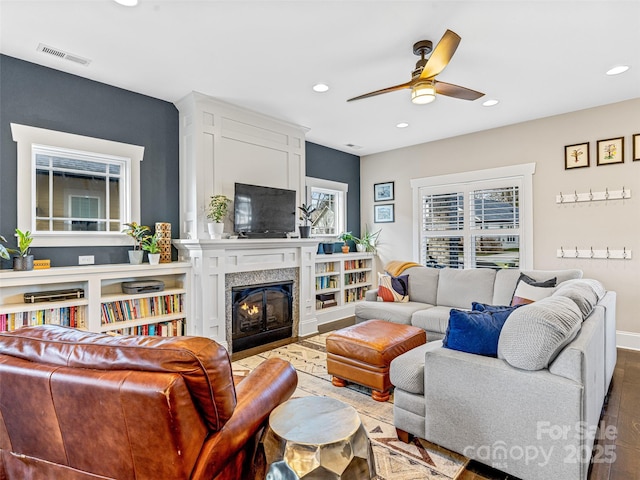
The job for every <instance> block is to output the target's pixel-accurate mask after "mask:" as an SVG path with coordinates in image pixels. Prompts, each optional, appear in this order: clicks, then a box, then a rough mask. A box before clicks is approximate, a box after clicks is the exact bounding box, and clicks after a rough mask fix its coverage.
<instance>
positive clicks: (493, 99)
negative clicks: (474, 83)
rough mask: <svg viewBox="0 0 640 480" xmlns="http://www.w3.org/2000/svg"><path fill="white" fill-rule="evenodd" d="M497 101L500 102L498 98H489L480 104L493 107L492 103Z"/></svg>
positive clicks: (494, 103)
mask: <svg viewBox="0 0 640 480" xmlns="http://www.w3.org/2000/svg"><path fill="white" fill-rule="evenodd" d="M498 103H500V102H499V101H498V100H496V99H495V98H492V99H491V100H485V101H484V102H482V106H483V107H493V106H494V105H497V104H498Z"/></svg>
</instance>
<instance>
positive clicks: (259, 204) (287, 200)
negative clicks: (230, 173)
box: [234, 183, 296, 238]
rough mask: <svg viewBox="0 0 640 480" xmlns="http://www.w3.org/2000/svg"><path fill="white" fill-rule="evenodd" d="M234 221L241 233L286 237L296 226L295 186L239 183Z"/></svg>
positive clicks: (235, 196)
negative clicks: (291, 188) (279, 186)
mask: <svg viewBox="0 0 640 480" xmlns="http://www.w3.org/2000/svg"><path fill="white" fill-rule="evenodd" d="M234 223H235V231H236V232H238V235H239V236H241V237H275V238H284V237H286V236H287V233H288V232H293V231H295V229H296V192H295V190H287V189H284V188H274V187H263V186H259V185H249V184H246V183H236V184H235V194H234Z"/></svg>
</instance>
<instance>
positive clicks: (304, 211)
mask: <svg viewBox="0 0 640 480" xmlns="http://www.w3.org/2000/svg"><path fill="white" fill-rule="evenodd" d="M298 209H299V210H300V212H301V213H300V220H302V221H303V222H304V224H303V225H300V226H299V227H298V228H299V229H300V238H309V236H310V234H311V225H309V222H311V215H312V214H313V212H315V211H316V209H315V207H312V206H311V205H305V204H304V203H303V204H302V206H301V207H298Z"/></svg>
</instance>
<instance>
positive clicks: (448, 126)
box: [0, 0, 640, 155]
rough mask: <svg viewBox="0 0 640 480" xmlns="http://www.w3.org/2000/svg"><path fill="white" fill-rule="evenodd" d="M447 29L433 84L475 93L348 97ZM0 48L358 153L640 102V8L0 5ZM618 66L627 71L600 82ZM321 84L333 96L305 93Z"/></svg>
mask: <svg viewBox="0 0 640 480" xmlns="http://www.w3.org/2000/svg"><path fill="white" fill-rule="evenodd" d="M447 28H449V29H451V30H453V31H455V32H456V33H458V34H459V35H460V36H461V37H462V42H461V43H460V46H459V48H458V50H457V52H456V54H455V55H454V56H453V59H452V61H451V63H450V64H449V65H448V67H447V68H446V69H445V70H444V71H443V72H442V73H441V74H440V75H439V76H438V79H439V80H441V81H445V82H449V83H454V84H457V85H462V86H465V87H468V88H472V89H474V90H479V91H481V92H484V93H486V96H485V97H483V98H481V99H480V100H477V101H475V102H469V101H466V100H457V99H453V98H448V97H444V96H439V97H438V98H437V100H436V101H435V102H434V103H432V104H429V105H421V106H418V105H413V104H412V103H411V101H410V98H409V97H410V92H409V90H403V91H399V92H394V93H389V94H386V95H381V96H377V97H373V98H369V99H365V100H360V101H357V102H351V103H347V102H346V100H347V99H348V98H351V97H354V96H357V95H360V94H363V93H367V92H369V91H372V90H377V89H380V88H385V87H388V86H392V85H396V84H399V83H404V82H406V81H408V80H409V79H410V74H411V70H412V69H413V68H414V65H415V62H416V61H417V60H418V57H416V56H414V54H413V52H412V46H413V44H414V43H415V42H416V41H418V40H422V39H429V40H432V41H433V43H434V46H435V44H436V43H437V41H438V40H439V39H440V38H441V37H442V35H443V34H444V32H445V30H446V29H447ZM40 43H43V44H45V45H48V46H51V47H54V48H58V49H61V50H64V51H67V52H69V53H72V54H75V55H78V56H81V57H86V58H89V59H90V60H91V63H90V64H89V66H86V67H85V66H81V65H78V64H76V63H73V62H71V61H68V60H63V59H59V58H57V57H54V56H51V55H47V54H45V53H41V52H38V51H37V47H38V44H40ZM0 51H1V52H2V53H4V54H6V55H10V56H13V57H17V58H20V59H24V60H28V61H30V62H34V63H37V64H41V65H45V66H47V67H51V68H54V69H58V70H62V71H65V72H69V73H72V74H75V75H80V76H82V77H86V78H90V79H93V80H97V81H100V82H104V83H107V84H110V85H115V86H118V87H121V88H124V89H127V90H132V91H134V92H139V93H142V94H145V95H150V96H152V97H157V98H161V99H164V100H167V101H170V102H174V101H177V100H179V99H180V98H182V97H184V96H185V95H187V94H188V93H189V92H191V91H198V92H201V93H204V94H207V95H210V96H212V97H216V98H218V99H221V100H223V101H226V102H230V103H233V104H236V105H239V106H242V107H245V108H249V109H251V110H254V111H257V112H260V113H263V114H266V115H270V116H273V117H276V118H279V119H282V120H286V121H288V122H292V123H295V124H298V125H301V126H304V127H306V128H308V129H309V132H308V134H307V139H308V140H309V141H312V142H314V143H318V144H321V145H326V146H329V147H332V148H336V149H338V150H342V151H345V152H349V153H353V154H356V155H367V154H371V153H376V152H380V151H385V150H390V149H394V148H399V147H403V146H407V145H413V144H419V143H424V142H429V141H432V140H436V139H440V138H446V137H451V136H455V135H461V134H465V133H469V132H474V131H479V130H485V129H489V128H493V127H498V126H501V125H506V124H511V123H517V122H522V121H526V120H531V119H535V118H541V117H546V116H550V115H556V114H561V113H565V112H571V111H575V110H580V109H584V108H589V107H594V106H597V105H603V104H608V103H613V102H618V101H622V100H627V99H631V98H636V97H640V0H633V1H615V0H605V1H588V0H587V1H516V0H511V1H507V0H503V1H482V0H475V1H473V0H471V1H452V0H449V1H376V0H373V1H364V0H360V1H339V0H324V1H322V0H316V1H304V0H296V1H294V0H291V1H269V0H258V1H245V0H234V1H215V0H199V1H186V0H140V3H139V5H138V6H136V7H133V8H127V7H123V6H120V5H118V4H116V3H114V2H113V1H111V0H83V1H80V0H76V1H72V0H69V1H56V0H42V1H32V0H17V1H9V0H0ZM618 64H628V65H631V69H630V70H629V71H628V72H627V73H625V74H623V75H618V76H606V75H605V74H604V72H605V71H606V70H608V69H609V68H611V67H612V66H615V65H618ZM317 82H324V83H326V84H328V85H329V86H330V87H331V89H330V90H329V91H328V92H326V93H323V94H318V93H315V92H313V91H312V90H311V87H312V86H313V85H314V84H315V83H317ZM488 98H496V99H498V100H500V103H499V104H498V105H497V106H494V107H491V108H487V107H483V106H482V105H481V103H482V101H484V100H485V99H488ZM603 121H606V119H603ZM399 122H407V123H409V124H410V126H409V127H408V128H404V129H399V128H396V126H395V125H396V124H397V123H399ZM347 144H355V145H358V146H360V147H361V148H359V149H355V148H350V147H347V146H346V145H347ZM496 148H499V146H496Z"/></svg>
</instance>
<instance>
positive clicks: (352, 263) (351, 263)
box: [344, 258, 367, 270]
mask: <svg viewBox="0 0 640 480" xmlns="http://www.w3.org/2000/svg"><path fill="white" fill-rule="evenodd" d="M357 268H367V259H366V258H359V259H357V260H345V261H344V269H345V270H355V269H357Z"/></svg>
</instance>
